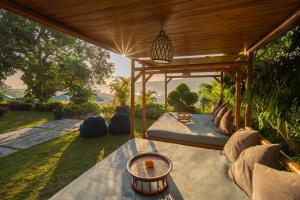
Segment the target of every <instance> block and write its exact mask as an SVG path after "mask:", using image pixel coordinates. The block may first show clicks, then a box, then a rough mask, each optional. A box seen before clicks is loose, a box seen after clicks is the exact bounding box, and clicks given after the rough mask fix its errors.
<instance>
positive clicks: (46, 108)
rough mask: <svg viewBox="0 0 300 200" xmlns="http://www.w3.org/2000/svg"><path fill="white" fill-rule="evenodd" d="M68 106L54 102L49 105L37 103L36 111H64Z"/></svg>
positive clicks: (48, 103)
mask: <svg viewBox="0 0 300 200" xmlns="http://www.w3.org/2000/svg"><path fill="white" fill-rule="evenodd" d="M66 105H67V104H66V103H64V102H61V101H52V102H47V103H36V104H35V106H34V110H36V111H48V112H50V111H53V110H63V109H64V107H65V106H66Z"/></svg>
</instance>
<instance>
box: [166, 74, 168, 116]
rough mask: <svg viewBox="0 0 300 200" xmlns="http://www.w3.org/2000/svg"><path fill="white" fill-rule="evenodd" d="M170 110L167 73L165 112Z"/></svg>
mask: <svg viewBox="0 0 300 200" xmlns="http://www.w3.org/2000/svg"><path fill="white" fill-rule="evenodd" d="M167 110H168V81H167V74H166V73H165V112H167Z"/></svg>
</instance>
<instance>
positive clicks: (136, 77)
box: [134, 72, 142, 81]
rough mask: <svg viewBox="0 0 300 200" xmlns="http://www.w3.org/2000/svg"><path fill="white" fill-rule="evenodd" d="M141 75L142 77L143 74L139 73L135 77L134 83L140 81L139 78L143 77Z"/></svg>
mask: <svg viewBox="0 0 300 200" xmlns="http://www.w3.org/2000/svg"><path fill="white" fill-rule="evenodd" d="M141 75H142V72H139V73H138V74H137V75H136V76H135V78H134V81H137V80H139V78H140V77H141Z"/></svg>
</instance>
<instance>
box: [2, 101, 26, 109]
mask: <svg viewBox="0 0 300 200" xmlns="http://www.w3.org/2000/svg"><path fill="white" fill-rule="evenodd" d="M7 105H8V107H9V109H10V110H24V111H28V110H32V105H31V104H30V103H24V102H22V101H10V102H8V103H7Z"/></svg>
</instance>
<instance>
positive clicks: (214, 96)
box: [198, 81, 220, 113]
mask: <svg viewBox="0 0 300 200" xmlns="http://www.w3.org/2000/svg"><path fill="white" fill-rule="evenodd" d="M198 95H199V99H200V103H201V107H202V112H203V113H210V112H212V110H213V106H214V104H216V103H217V102H218V101H219V99H220V84H219V83H218V82H216V81H213V82H212V84H209V83H201V84H200V85H199V92H198Z"/></svg>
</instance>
